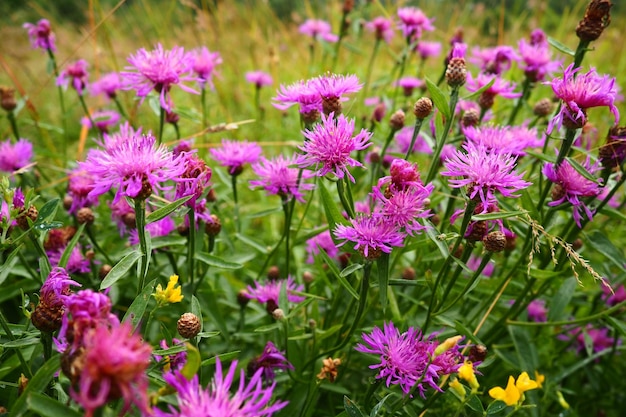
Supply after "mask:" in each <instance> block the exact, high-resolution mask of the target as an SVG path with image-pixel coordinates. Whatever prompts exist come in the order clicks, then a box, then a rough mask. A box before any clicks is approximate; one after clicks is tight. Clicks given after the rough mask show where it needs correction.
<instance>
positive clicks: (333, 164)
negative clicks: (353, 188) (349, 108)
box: [296, 113, 372, 182]
mask: <svg viewBox="0 0 626 417" xmlns="http://www.w3.org/2000/svg"><path fill="white" fill-rule="evenodd" d="M353 133H354V120H348V119H346V118H345V116H344V115H342V114H341V115H339V117H338V118H337V119H335V118H334V114H333V113H331V114H330V115H328V116H325V115H322V123H320V124H317V125H315V126H314V127H313V130H305V131H304V132H303V135H304V137H305V138H306V139H307V140H306V141H305V142H304V145H303V146H299V149H300V150H302V152H303V154H302V155H300V156H298V158H297V161H296V163H297V164H298V166H299V167H300V168H306V167H310V166H315V169H316V170H317V171H316V173H315V174H316V175H317V176H320V177H322V176H324V175H326V174H328V173H329V172H333V173H334V174H335V175H336V176H337V177H338V178H343V177H344V175H347V176H348V178H350V180H351V181H352V182H354V181H355V180H354V177H353V176H352V175H351V174H350V171H349V170H348V167H363V164H361V163H360V162H359V161H357V160H356V159H353V158H351V157H350V153H352V152H353V151H359V150H363V149H366V148H367V147H368V146H370V145H371V144H372V143H371V142H370V138H371V136H372V134H371V133H370V132H368V131H366V130H365V129H361V132H359V133H358V134H357V135H356V136H354V137H353V136H352V135H353ZM320 166H321V167H320Z"/></svg>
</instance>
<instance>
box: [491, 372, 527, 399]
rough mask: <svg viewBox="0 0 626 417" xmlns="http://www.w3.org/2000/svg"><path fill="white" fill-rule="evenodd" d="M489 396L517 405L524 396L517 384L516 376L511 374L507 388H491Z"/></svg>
mask: <svg viewBox="0 0 626 417" xmlns="http://www.w3.org/2000/svg"><path fill="white" fill-rule="evenodd" d="M489 396H490V397H491V398H494V399H496V400H500V401H503V402H504V403H505V404H506V405H516V404H517V403H518V402H519V400H520V398H522V394H521V393H520V392H519V390H518V389H517V387H516V386H515V378H513V377H512V376H509V382H508V383H507V384H506V388H504V389H502V388H501V387H495V388H491V389H490V390H489Z"/></svg>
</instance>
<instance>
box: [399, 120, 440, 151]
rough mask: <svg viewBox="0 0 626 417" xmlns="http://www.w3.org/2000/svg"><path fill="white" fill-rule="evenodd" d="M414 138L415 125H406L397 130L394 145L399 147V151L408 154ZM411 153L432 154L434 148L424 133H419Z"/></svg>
mask: <svg viewBox="0 0 626 417" xmlns="http://www.w3.org/2000/svg"><path fill="white" fill-rule="evenodd" d="M412 139H413V126H405V127H403V128H402V129H400V130H398V132H396V135H395V137H394V142H392V145H394V146H395V148H397V151H398V152H399V153H401V154H402V156H404V155H406V153H407V152H408V150H409V146H411V140H412ZM411 153H423V154H432V153H433V150H432V149H431V147H430V145H428V142H426V139H425V138H424V135H421V134H420V135H417V138H415V143H414V144H413V149H411Z"/></svg>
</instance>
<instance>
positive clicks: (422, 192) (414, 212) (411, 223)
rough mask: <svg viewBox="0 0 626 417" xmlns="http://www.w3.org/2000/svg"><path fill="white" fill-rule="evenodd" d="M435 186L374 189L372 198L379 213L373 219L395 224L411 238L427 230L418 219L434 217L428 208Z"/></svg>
mask: <svg viewBox="0 0 626 417" xmlns="http://www.w3.org/2000/svg"><path fill="white" fill-rule="evenodd" d="M434 189H435V186H434V185H432V184H429V185H427V186H423V185H418V186H412V187H405V188H403V189H395V187H389V188H387V189H386V190H381V188H379V187H374V189H373V192H372V194H371V195H372V196H373V197H374V199H375V201H376V202H377V203H378V206H377V208H378V211H376V212H375V213H374V215H373V217H379V218H381V219H382V220H383V221H384V222H389V223H392V224H395V225H396V227H398V228H399V229H404V230H405V231H406V233H407V234H408V235H410V236H414V235H415V234H417V233H419V232H421V231H422V230H424V229H426V227H425V226H423V225H422V224H421V223H419V221H418V219H425V218H428V217H430V216H431V215H432V213H431V212H430V210H428V208H427V206H428V204H429V203H430V199H429V197H430V194H431V193H432V192H433V190H434Z"/></svg>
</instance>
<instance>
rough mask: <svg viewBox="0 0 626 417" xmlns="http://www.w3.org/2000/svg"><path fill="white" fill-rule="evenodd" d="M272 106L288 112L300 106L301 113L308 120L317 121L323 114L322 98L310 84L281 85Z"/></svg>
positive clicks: (302, 82) (299, 82)
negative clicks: (293, 107) (320, 114)
mask: <svg viewBox="0 0 626 417" xmlns="http://www.w3.org/2000/svg"><path fill="white" fill-rule="evenodd" d="M272 100H274V103H272V105H273V106H274V107H276V108H277V109H279V110H287V109H288V108H289V107H291V106H293V105H294V104H298V105H299V106H300V113H302V114H303V115H308V116H309V117H308V119H310V120H316V119H317V118H318V117H319V113H321V112H322V110H323V109H322V97H321V96H320V95H319V93H318V92H317V90H316V89H315V88H313V86H312V85H311V83H310V82H308V81H307V82H305V81H298V82H297V83H295V84H291V85H288V86H285V85H281V86H280V90H279V92H278V95H277V96H276V97H274V98H273V99H272Z"/></svg>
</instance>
